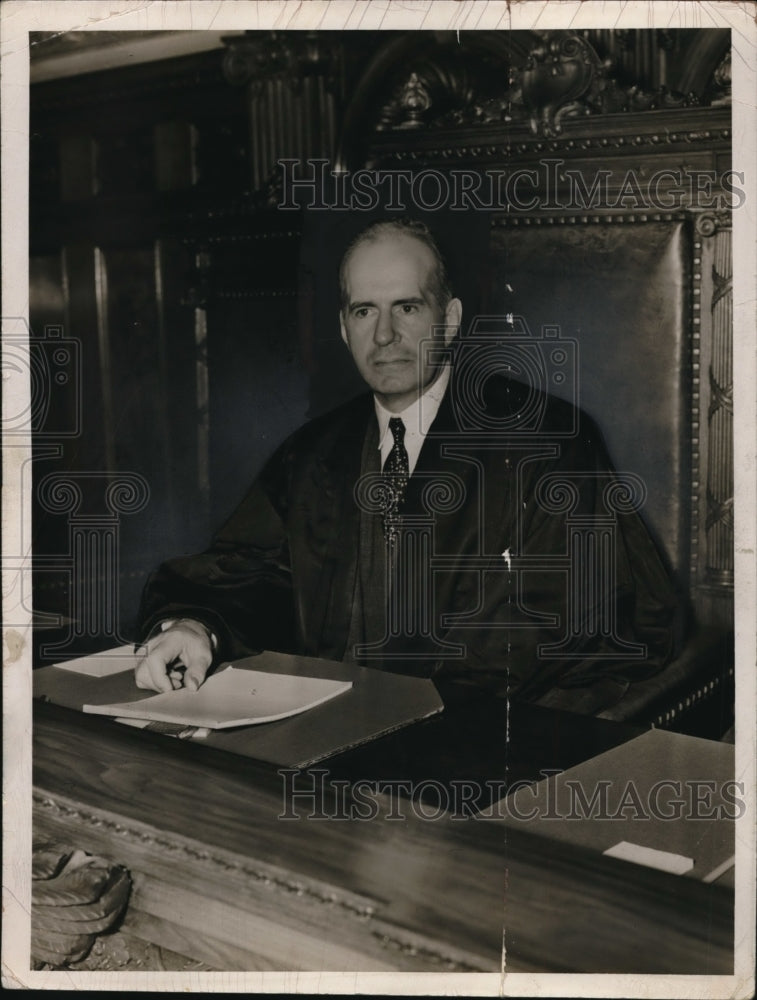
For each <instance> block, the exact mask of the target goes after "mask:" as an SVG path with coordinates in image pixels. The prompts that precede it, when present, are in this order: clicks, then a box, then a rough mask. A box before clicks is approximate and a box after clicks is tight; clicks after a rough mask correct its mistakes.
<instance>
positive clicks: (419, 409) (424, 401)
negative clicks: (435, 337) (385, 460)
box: [373, 364, 450, 448]
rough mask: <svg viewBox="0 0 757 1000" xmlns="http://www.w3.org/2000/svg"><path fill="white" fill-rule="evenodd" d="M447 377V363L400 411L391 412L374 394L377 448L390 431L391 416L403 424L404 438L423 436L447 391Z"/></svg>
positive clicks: (448, 375)
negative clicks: (377, 427) (377, 432)
mask: <svg viewBox="0 0 757 1000" xmlns="http://www.w3.org/2000/svg"><path fill="white" fill-rule="evenodd" d="M449 378H450V366H449V365H448V364H447V365H444V367H443V368H442V370H441V372H439V376H438V377H437V378H436V379H435V380H434V381H433V382H432V383H431V385H430V386H429V387H428V389H426V390H425V392H423V393H422V394H421V395H420V396H419V397H418V398H417V399H416V400H414V401H413V402H412V403H411V404H410V405H409V406H407V407H405V409H404V410H402V412H401V413H391V412H390V411H389V410H387V408H386V407H385V406H384V405H383V404H382V403H380V402H379V400H378V399H377V398H376V397H375V396H374V397H373V403H374V406H375V407H376V419H377V420H378V425H379V445H378V446H379V448H381V446H382V444H383V442H384V438H385V437H386V435H387V434H389V433H390V431H389V421H390V420H391V419H392V417H400V418H401V420H402V423H403V424H404V425H405V437H406V438H407V437H408V436H409V437H421V438H425V436H426V435H427V434H428V429H429V427H430V426H431V424H433V422H434V420H435V419H436V415H437V413H438V412H439V407H440V406H441V404H442V400H443V399H444V393H445V392H446V391H447V386H448V385H449Z"/></svg>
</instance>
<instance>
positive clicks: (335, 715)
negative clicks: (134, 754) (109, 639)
mask: <svg viewBox="0 0 757 1000" xmlns="http://www.w3.org/2000/svg"><path fill="white" fill-rule="evenodd" d="M135 665H136V658H135V656H134V651H133V647H132V646H121V647H119V648H117V649H109V650H105V651H104V652H102V653H95V654H92V655H90V656H83V657H80V658H78V659H75V660H68V661H67V662H65V663H58V664H55V665H52V666H47V667H39V668H37V669H35V671H34V677H33V682H34V697H35V698H36V699H37V700H39V701H47V702H50V703H51V704H53V705H59V706H61V707H63V708H69V709H74V710H76V711H78V712H81V711H83V710H84V708H85V706H87V708H86V711H87V712H88V713H93V712H97V713H101V712H102V711H103V710H104V709H107V710H108V711H107V713H106V714H108V715H114V714H115V717H116V718H118V719H119V720H122V721H124V722H128V723H130V724H131V725H132V726H136V727H138V728H146V729H147V730H148V731H150V732H153V733H154V732H156V731H158V730H159V731H160V732H161V734H162V735H169V736H170V735H177V734H178V732H179V731H180V730H181V729H188V730H191V729H192V728H194V729H195V730H196V735H195V736H192V737H189V738H192V739H195V738H197V739H201V740H202V743H203V745H205V746H208V747H211V748H213V749H216V750H225V751H228V752H229V753H232V754H238V755H239V756H241V757H250V758H253V759H255V760H258V761H263V762H265V763H269V764H275V765H276V766H277V767H306V766H307V765H309V764H313V763H315V762H316V761H321V760H325V759H326V758H328V757H331V756H333V755H334V754H338V753H342V752H343V751H345V750H349V749H351V748H352V747H356V746H359V745H360V744H363V743H367V742H369V741H370V740H375V739H377V738H378V737H380V736H385V735H386V734H387V733H391V732H394V731H395V730H396V729H401V728H402V727H403V726H408V725H411V724H413V723H415V722H419V721H420V720H422V719H427V718H429V717H430V716H433V715H436V714H437V713H438V712H441V711H442V709H443V704H442V700H441V698H440V697H439V693H438V691H437V690H436V687H435V686H434V683H433V681H431V680H429V679H428V678H425V677H407V676H404V675H402V674H395V673H392V672H391V671H388V670H375V669H371V668H368V667H358V666H356V665H355V664H351V663H339V662H335V661H333V660H322V659H318V658H316V657H310V656H297V655H292V654H289V653H279V652H271V651H267V652H263V653H260V654H258V655H257V656H248V657H245V658H244V659H241V660H234V661H233V663H232V664H231V668H232V674H231V678H234V675H235V674H238V673H247V674H253V673H258V672H259V673H261V674H266V675H269V674H272V675H275V676H276V678H277V681H278V682H282V683H281V684H280V686H279V690H280V691H282V692H286V691H287V690H289V689H290V685H291V687H292V688H293V689H294V690H296V691H298V692H300V695H302V693H303V692H305V691H308V692H309V693H308V699H310V698H311V696H312V693H313V691H314V688H312V687H311V686H310V682H311V681H313V680H317V681H319V682H320V684H319V685H318V687H319V688H320V693H324V692H325V688H323V687H322V685H323V683H324V682H336V683H337V685H339V689H338V690H337V689H336V688H335V689H333V693H332V694H331V695H330V696H329V697H328V698H327V700H325V701H324V700H321V699H320V695H319V700H318V702H316V701H315V700H313V701H308V705H309V706H311V707H308V710H307V711H305V710H299V711H297V712H296V714H286V713H285V714H284V715H283V716H281V715H279V717H278V718H276V719H275V720H273V716H274V714H275V713H277V712H278V709H274V710H273V711H272V714H271V716H270V719H271V720H273V721H267V722H266V723H265V725H257V723H258V722H262V721H263V720H262V718H260V717H259V715H262V712H261V711H260V706H258V707H257V708H256V709H255V713H254V714H255V715H256V716H257V717H256V718H255V723H256V724H253V725H249V724H247V722H245V724H234V725H230V726H228V728H223V729H215V728H211V727H210V726H209V725H207V724H205V723H202V724H200V725H199V726H196V727H195V726H186V725H185V724H184V723H183V722H179V723H177V724H176V725H175V726H174V725H173V724H172V723H166V722H159V721H157V716H155V717H154V721H149V720H148V721H145V713H146V712H152V711H154V705H152V703H154V702H157V701H158V699H159V698H160V699H163V700H167V699H171V704H172V705H173V706H177V705H180V701H179V702H176V701H175V700H174V699H176V697H177V696H178V697H179V699H180V700H181V698H182V696H183V697H185V698H187V699H190V698H191V699H192V700H193V701H195V703H196V698H197V693H191V694H190V693H189V692H186V693H184V692H182V691H172V692H170V693H168V694H166V695H156V694H155V692H152V691H142V690H139V689H138V688H137V686H136V685H135V683H134V667H135ZM227 669H228V667H227V665H226V664H222V665H221V666H220V667H219V669H218V670H217V671H215V673H213V674H211V676H210V677H209V678H208V679H207V680H206V681H205V683H204V684H203V685H202V686H201V687H200V689H199V692H200V693H201V692H202V691H203V690H205V689H207V688H208V685H209V684H210V683H211V681H213V678H218V677H221V676H222V675H223V674H224V673H226V672H227ZM304 682H306V683H304ZM222 683H225V681H224V682H222ZM345 684H346V685H347V686H346V687H345V686H344V685H345ZM210 690H212V689H210ZM256 690H258V691H259V690H260V688H256ZM340 691H341V692H342V693H341V694H340V693H339V692H340ZM337 694H339V696H338V697H337V696H336V695H337ZM300 695H298V696H300ZM302 696H303V700H304V695H302ZM126 705H131V706H132V708H133V710H134V713H135V717H132V718H129V717H128V716H127V715H126V714H125V713H124V707H125V706H126ZM143 706H144V707H143ZM148 706H150V707H148ZM238 707H239V706H237V705H235V714H237V716H239V713H237V712H236V709H237V708H238ZM306 707H307V706H306ZM89 718H90V719H91V720H92V723H93V724H96V723H97V722H98V721H100V720H98V719H97V718H96V717H95V716H94V715H89ZM248 719H249V714H248ZM101 721H102V723H103V724H106V719H104V718H101ZM167 729H170V730H175V732H173V733H171V732H166V730H167ZM201 734H207V735H204V736H201Z"/></svg>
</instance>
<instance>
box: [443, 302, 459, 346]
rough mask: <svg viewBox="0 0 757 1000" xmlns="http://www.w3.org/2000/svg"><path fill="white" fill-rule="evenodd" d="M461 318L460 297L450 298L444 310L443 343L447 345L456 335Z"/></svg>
mask: <svg viewBox="0 0 757 1000" xmlns="http://www.w3.org/2000/svg"><path fill="white" fill-rule="evenodd" d="M462 319H463V304H462V302H461V301H460V299H450V300H449V302H448V303H447V308H446V309H445V310H444V325H445V327H446V329H445V331H444V343H445V344H447V345H449V344H451V343H452V341H453V340H454V339H455V337H456V336H457V332H458V330H459V329H460V323H461V322H462Z"/></svg>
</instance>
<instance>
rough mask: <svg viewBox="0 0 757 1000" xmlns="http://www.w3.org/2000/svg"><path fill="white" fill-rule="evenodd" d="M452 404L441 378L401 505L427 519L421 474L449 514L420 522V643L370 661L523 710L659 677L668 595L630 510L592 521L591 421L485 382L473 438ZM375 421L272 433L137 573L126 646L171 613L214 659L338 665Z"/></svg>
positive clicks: (598, 462) (362, 414)
mask: <svg viewBox="0 0 757 1000" xmlns="http://www.w3.org/2000/svg"><path fill="white" fill-rule="evenodd" d="M537 397H538V398H537ZM459 401H460V397H458V396H456V395H455V383H454V377H453V380H452V383H451V385H450V388H449V389H448V391H447V393H446V395H445V398H444V400H443V402H442V405H441V407H440V409H439V412H438V414H437V417H436V419H435V421H434V423H433V425H432V427H431V429H430V431H429V434H428V436H427V438H426V440H425V442H424V445H423V448H422V450H421V453H420V456H419V458H418V463H417V465H416V468H415V470H414V472H413V475H412V476H411V478H410V483H409V486H408V491H407V495H406V500H405V507H404V513H405V514H406V515H408V516H410V515H417V514H423V513H425V514H426V515H428V507H427V503H428V496H429V494H428V493H426V499H425V501H424V494H423V491H424V489H425V488H427V487H428V486H429V483H430V482H433V478H434V476H435V475H436V476H437V477H440V478H441V479H442V480H443V479H444V477H445V476H446V477H447V481H448V482H449V481H450V479H451V480H452V481H453V483H454V484H455V485H456V489H457V493H458V501H459V503H458V506H457V507H456V509H449V510H444V509H442V510H437V511H436V512H435V513H434V515H433V521H434V525H433V538H432V543H431V553H430V556H431V559H432V567H431V583H430V585H429V587H428V588H427V589H428V592H429V593H430V594H432V595H433V596H432V608H431V617H432V620H433V621H432V628H431V631H432V633H433V635H432V636H431V638H430V639H428V642H427V643H426V650H425V652H426V655H423V649H424V640H423V639H422V638H421V639H420V640H419V639H418V637H417V636H415V637H413V638H412V639H409V640H408V643H407V650H408V653H410V652H411V651H412V654H413V655H412V656H410V655H408V658H407V660H403V656H402V651H403V638H402V636H401V635H400V636H399V637H394V639H393V640H392V641H391V644H390V647H391V648H390V651H391V653H392V655H391V656H390V657H389V658H388V660H385V661H384V662H383V663H382V662H380V661H378V662H376V663H373V665H376V666H383V667H384V668H386V669H390V670H394V671H398V672H411V673H414V674H421V675H425V676H433V677H434V678H446V679H450V680H453V681H458V680H459V681H463V682H466V683H473V684H475V685H478V686H480V687H483V688H485V689H487V690H489V691H491V692H493V693H496V694H498V695H519V696H521V697H524V698H527V699H536V698H538V697H540V696H541V695H542V694H543V693H545V692H547V691H549V690H550V689H553V688H555V687H566V686H568V687H571V686H580V685H585V684H589V683H591V682H592V681H594V680H596V679H597V678H604V677H610V678H615V679H618V680H620V681H622V682H624V683H625V682H627V681H631V682H632V681H634V680H637V679H642V678H645V677H648V676H650V675H651V674H653V673H655V672H657V671H658V670H660V669H661V668H662V666H663V665H664V664H665V663H666V662H667V661H668V660H669V659H670V658H671V657H672V656H673V655H674V652H675V650H674V646H675V636H676V634H677V612H678V605H679V602H678V600H677V597H676V594H675V592H674V588H673V586H672V584H671V581H670V578H669V576H668V574H667V572H666V570H665V568H664V566H663V563H662V561H661V558H660V556H659V554H658V552H657V550H656V548H655V546H654V544H653V542H652V540H651V538H650V536H649V534H648V532H647V530H646V528H645V526H644V524H643V522H642V520H641V518H640V516H639V514H638V513H637V512H636V511H635V510H633V509H632V507H633V505H632V504H631V505H628V504H625V505H624V504H623V503H621V504H620V509H621V512H618V511H617V510H614V511H613V510H610V511H609V512H608V497H610V496H611V495H612V493H613V490H614V489H615V490H616V494H615V495H617V488H618V484H617V482H616V480H615V475H614V473H613V471H612V467H611V465H610V461H609V458H608V456H607V454H606V450H605V447H604V445H603V443H602V440H601V436H600V434H599V432H598V430H597V428H596V426H595V425H594V424H593V422H592V421H591V420H590V419H589V418H588V417H587V416H586V415H585V414H583V413H582V412H581V411H579V410H576V409H575V408H573V407H572V406H571V405H570V404H568V403H565V402H563V401H561V400H557V399H554V398H552V397H548V396H541V395H540V394H537V395H536V396H535V395H534V392H533V391H532V390H528V389H525V388H524V387H523V386H519V385H518V384H517V383H514V382H512V381H510V380H507V379H505V378H502V377H500V376H495V377H491V378H489V379H488V380H487V383H486V400H485V405H486V408H487V409H486V412H487V414H488V415H489V416H490V417H491V418H492V419H491V420H490V421H489V422H488V425H487V427H486V428H484V430H483V432H482V431H481V430H480V429H479V430H477V431H471V430H470V428H468V427H463V426H461V423H465V421H461V419H460V413H461V412H462V411H461V410H460V409H459ZM535 401H536V405H535V406H534V402H535ZM521 410H528V411H529V412H530V413H535V412H537V413H538V415H539V416H538V421H537V422H536V423H535V424H534V425H533V426H528V425H525V426H523V427H519V426H518V424H517V419H516V420H515V422H514V423H513V420H511V419H509V418H511V417H517V415H518V413H519V411H521ZM375 422H376V418H375V412H374V405H373V397H372V396H371V395H370V394H366V395H365V396H361V397H359V398H357V399H354V400H352V401H350V402H349V403H347V404H345V405H343V406H341V407H340V408H338V409H336V410H335V411H333V412H331V413H329V414H327V415H325V416H323V417H320V418H318V419H317V420H314V421H312V422H310V423H308V424H306V425H305V426H303V427H302V428H300V429H299V430H298V431H296V432H295V433H294V434H293V435H292V436H291V437H290V438H289V439H288V440H286V441H285V442H284V443H283V444H282V445H281V446H280V447H279V448H278V450H277V451H276V452H275V454H274V455H273V456H272V458H271V459H270V460H269V461H268V463H267V464H266V466H265V467H264V469H263V470H262V472H261V474H260V475H259V477H258V478H257V480H256V482H255V483H254V484H253V485H252V487H251V489H250V490H249V492H248V493H247V495H246V496H245V497H244V499H243V500H242V502H241V504H240V505H239V506H238V508H237V509H236V510H235V511H234V512H233V514H232V515H231V517H230V518H229V519H228V521H227V522H226V523H225V524H224V525H223V527H222V528H221V529H220V531H219V532H218V533H217V535H216V536H215V538H214V539H213V542H212V544H211V547H210V548H209V549H208V550H207V551H206V552H203V553H201V554H198V555H193V556H185V557H180V558H176V559H172V560H170V561H168V562H166V563H164V564H163V565H162V566H161V567H160V568H159V569H158V570H157V572H155V573H154V574H153V575H152V576H151V577H150V579H149V580H148V583H147V586H146V588H145V591H144V595H143V600H142V608H141V611H140V624H141V635H142V636H144V635H147V634H148V633H149V632H150V630H151V629H152V628H153V627H154V626H155V625H156V623H157V622H159V621H160V620H161V619H164V618H173V617H176V616H179V615H180V616H183V617H193V618H196V619H198V620H200V621H203V622H205V623H206V624H207V625H208V626H209V627H210V628H211V629H212V630H213V631H214V633H215V634H216V635H217V637H218V639H219V649H218V658H220V659H230V658H235V657H240V656H244V655H248V654H249V653H250V652H256V651H259V650H261V649H278V650H283V651H289V652H298V653H301V654H304V655H309V656H320V657H324V658H327V659H335V660H342V659H352V650H351V649H350V648H348V647H349V640H350V636H351V635H353V636H354V630H353V631H352V632H351V626H354V620H355V619H354V617H353V611H354V604H355V601H356V600H360V599H363V600H370V601H373V600H375V594H368V595H367V596H366V595H365V594H364V592H363V588H361V586H360V567H359V552H360V548H361V543H360V539H361V523H362V525H363V529H364V528H365V521H364V520H363V521H362V522H361V517H362V518H365V516H366V515H365V513H364V512H363V513H362V514H361V507H360V505H359V503H358V501H357V499H356V496H355V486H356V483H357V481H358V479H359V477H360V475H361V470H362V471H364V468H365V466H364V461H365V458H364V456H365V441H366V434H367V433H368V430H369V429H371V428H374V427H375ZM492 426H493V427H494V428H495V429H494V430H492ZM500 426H504V427H506V428H509V429H510V430H508V432H507V433H500V432H499V431H498V430H497V429H496V428H497V427H500ZM513 427H514V428H515V430H514V432H512V433H511V432H510V431H512V428H513ZM566 428H574V429H575V431H574V432H571V433H566ZM374 436H375V434H374ZM442 492H443V490H442ZM620 493H621V496H622V494H623V490H622V488H621V489H620ZM460 497H462V499H460ZM437 499H438V498H437ZM442 500H443V498H442ZM436 506H437V507H439V506H440V505H439V503H437V504H436ZM441 506H442V507H443V506H444V504H443V502H442V503H441ZM452 506H453V507H454V506H455V504H452ZM610 506H611V507H612V504H610ZM617 506H618V505H616V507H617ZM595 528H596V529H597V530H596V531H594V530H593V529H595ZM594 535H596V537H595V538H594V540H593V541H592V537H589V536H594ZM581 546H583V547H584V550H585V551H584V556H585V557H586V558H588V560H589V561H588V562H581V558H580V553H578V551H577V549H578V548H581ZM598 553H599V555H598ZM597 559H599V560H600V562H601V563H602V566H600V567H599V569H597V565H598V564H597ZM592 560H593V562H592ZM587 566H594V567H595V568H594V569H592V570H591V571H588V570H587V569H586V567H587ZM602 567H604V568H602ZM417 571H418V570H417V568H416V572H417ZM423 572H426V573H428V572H429V570H428V566H426V568H425V569H424V570H423ZM445 643H446V644H447V645H446V649H447V650H449V649H450V648H452V649H453V650H454V652H453V653H449V655H448V654H447V652H445V648H441V647H443V646H444V644H445ZM419 651H420V652H419ZM366 664H367V665H372V661H370V660H368V661H366Z"/></svg>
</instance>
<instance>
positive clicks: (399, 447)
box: [382, 417, 410, 545]
mask: <svg viewBox="0 0 757 1000" xmlns="http://www.w3.org/2000/svg"><path fill="white" fill-rule="evenodd" d="M389 430H390V431H391V432H392V437H393V438H394V445H393V446H392V450H391V451H390V452H389V454H388V456H387V459H386V462H384V469H383V473H382V474H383V476H384V481H385V483H386V486H387V498H386V508H385V510H384V538H385V539H386V541H387V544H389V545H391V544H392V543H393V542H394V541H395V540H396V538H397V532H398V530H399V525H400V513H399V512H400V507H401V505H402V500H403V498H404V496H405V490H406V489H407V481H408V479H409V478H410V464H409V462H408V458H407V449H406V448H405V425H404V424H403V423H402V420H401V418H400V417H392V418H391V419H390V421H389Z"/></svg>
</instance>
